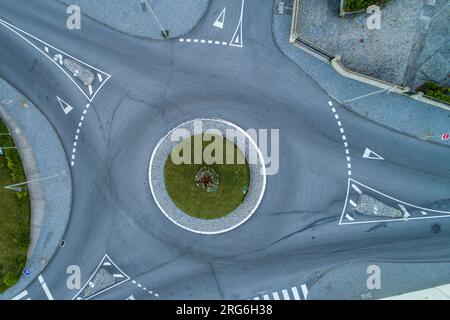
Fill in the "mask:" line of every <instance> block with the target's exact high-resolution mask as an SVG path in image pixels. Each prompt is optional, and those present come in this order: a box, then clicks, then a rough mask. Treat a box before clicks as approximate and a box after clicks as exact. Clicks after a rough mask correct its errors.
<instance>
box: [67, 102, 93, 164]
mask: <svg viewBox="0 0 450 320" xmlns="http://www.w3.org/2000/svg"><path fill="white" fill-rule="evenodd" d="M89 107H90V104H89V103H88V104H86V106H85V107H84V109H83V112H82V113H81V117H80V121H79V122H78V125H77V130H76V131H75V137H74V138H73V145H72V155H71V158H70V166H72V167H73V166H75V159H76V153H77V147H78V142H79V138H80V135H81V128H82V127H83V122H84V119H85V118H86V114H87V112H88V110H89Z"/></svg>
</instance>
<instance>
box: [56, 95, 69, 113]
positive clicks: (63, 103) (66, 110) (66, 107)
mask: <svg viewBox="0 0 450 320" xmlns="http://www.w3.org/2000/svg"><path fill="white" fill-rule="evenodd" d="M56 99H57V100H58V102H59V105H60V106H61V108H62V109H63V111H64V114H65V115H66V116H67V115H68V114H69V113H70V111H72V110H73V108H72V106H71V105H70V104H68V103H67V102H66V101H64V100H63V99H61V98H60V97H58V96H56Z"/></svg>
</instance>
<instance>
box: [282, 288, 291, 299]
mask: <svg viewBox="0 0 450 320" xmlns="http://www.w3.org/2000/svg"><path fill="white" fill-rule="evenodd" d="M281 293H282V294H283V299H284V300H291V298H290V297H289V293H288V291H287V290H286V289H284V290H281Z"/></svg>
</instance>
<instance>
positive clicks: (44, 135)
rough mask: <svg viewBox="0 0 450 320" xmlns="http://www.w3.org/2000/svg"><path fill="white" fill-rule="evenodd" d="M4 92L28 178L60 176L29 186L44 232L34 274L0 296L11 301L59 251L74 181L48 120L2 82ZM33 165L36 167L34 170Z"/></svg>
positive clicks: (1, 104) (0, 106) (32, 258)
mask: <svg viewBox="0 0 450 320" xmlns="http://www.w3.org/2000/svg"><path fill="white" fill-rule="evenodd" d="M0 93H1V94H0V96H1V98H2V99H1V100H0V115H1V117H2V119H3V120H4V121H5V125H6V126H7V127H8V130H9V131H10V133H11V135H12V138H13V140H14V143H15V144H16V147H17V149H18V151H19V153H20V156H21V158H22V162H23V164H24V168H25V170H26V171H25V173H26V175H27V179H28V180H29V179H30V178H31V179H35V178H46V177H51V176H55V175H57V176H56V177H54V178H49V179H47V180H41V181H40V182H39V183H38V184H35V183H32V184H29V187H30V189H29V190H30V200H31V201H35V200H38V205H37V206H35V205H34V204H31V207H32V208H33V210H34V212H33V211H32V216H33V218H32V219H33V220H34V221H36V224H35V225H33V228H35V227H38V228H39V225H41V229H40V232H39V235H38V238H37V241H36V244H35V245H34V250H33V251H32V252H30V253H29V256H28V259H27V264H26V269H28V270H29V271H30V274H29V275H23V276H22V277H21V279H20V281H19V282H18V283H17V284H16V285H15V286H14V287H11V288H10V289H8V290H7V291H5V292H4V293H3V294H0V299H11V298H13V297H14V296H16V295H17V294H18V293H20V292H21V291H23V290H24V289H25V288H26V287H27V286H28V285H29V284H30V283H31V282H32V281H33V280H34V279H36V277H37V276H38V275H39V274H40V272H41V271H42V270H43V269H44V268H45V266H46V265H47V264H48V262H49V261H50V260H51V258H52V257H53V255H54V254H55V253H56V251H57V249H58V248H59V244H60V242H61V240H62V238H63V236H64V233H65V231H66V227H67V224H68V221H69V217H70V210H71V206H72V179H71V176H70V170H69V165H68V162H67V158H66V154H65V152H64V149H63V146H62V144H61V141H60V140H59V137H58V136H57V134H56V132H55V130H54V129H53V127H52V126H51V124H50V123H49V122H48V120H47V118H46V117H45V116H44V115H43V114H42V113H41V112H40V111H39V109H38V108H37V107H35V106H34V105H33V104H32V103H31V102H29V101H28V100H27V99H26V98H25V97H24V96H23V95H22V94H21V93H20V92H18V91H17V90H16V89H15V88H14V87H12V86H11V85H10V84H8V83H7V82H5V81H4V80H2V79H0ZM17 130H18V131H17ZM29 153H32V157H31V158H28V157H27V156H26V155H27V154H29ZM30 165H31V166H32V167H34V169H32V170H31V171H30V168H29V166H30ZM28 174H31V175H32V176H31V177H29V176H28ZM39 188H41V192H39V191H38V192H37V194H35V193H34V192H33V191H32V190H36V189H37V190H39ZM11 192H13V191H11ZM35 210H38V211H35ZM44 213H45V214H44ZM33 232H34V231H32V234H33ZM36 233H37V231H36Z"/></svg>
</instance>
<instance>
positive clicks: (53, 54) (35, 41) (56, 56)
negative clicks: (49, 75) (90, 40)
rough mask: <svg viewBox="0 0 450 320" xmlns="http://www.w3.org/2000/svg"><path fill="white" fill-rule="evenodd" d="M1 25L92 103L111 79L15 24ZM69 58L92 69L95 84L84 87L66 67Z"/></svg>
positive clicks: (1, 22) (4, 22)
mask: <svg viewBox="0 0 450 320" xmlns="http://www.w3.org/2000/svg"><path fill="white" fill-rule="evenodd" d="M0 25H2V26H4V27H5V28H7V29H8V30H10V31H12V32H13V33H15V34H16V35H18V36H19V37H20V38H22V39H23V40H25V41H26V42H27V43H29V44H30V45H31V46H32V47H34V48H35V49H36V50H38V51H39V52H40V53H42V54H43V55H44V56H45V57H47V58H48V59H49V60H50V61H51V62H52V63H53V64H55V65H56V66H57V67H58V68H59V69H60V70H61V71H62V72H64V74H65V75H66V76H67V77H68V78H69V79H70V80H71V81H72V82H73V83H74V84H75V86H76V87H77V88H78V90H80V91H81V93H82V94H83V95H84V96H85V97H86V98H87V99H88V100H89V102H92V100H94V98H95V96H96V95H97V93H98V92H99V91H100V89H101V88H102V87H103V85H104V84H105V83H106V82H107V81H108V80H109V79H110V78H111V75H109V74H107V73H106V72H104V71H102V70H100V69H97V68H95V67H93V66H91V65H90V64H88V63H86V62H84V61H81V60H79V59H77V58H75V57H73V56H71V55H70V54H68V53H66V52H64V51H62V50H60V49H58V48H56V47H54V46H52V45H50V44H48V43H47V42H45V41H43V40H41V39H39V38H37V37H35V36H33V35H31V34H29V33H28V32H26V31H24V30H22V29H20V28H18V27H16V26H14V25H13V24H11V23H9V22H6V21H5V20H3V19H0ZM66 58H69V59H71V60H73V61H76V62H77V63H78V64H80V65H81V66H83V67H84V68H86V69H90V70H91V71H92V72H93V73H94V76H95V79H94V82H92V84H90V85H84V84H83V83H82V82H81V81H80V80H79V79H78V78H77V75H75V74H70V73H69V72H68V70H66V68H65V67H64V59H66Z"/></svg>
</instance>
